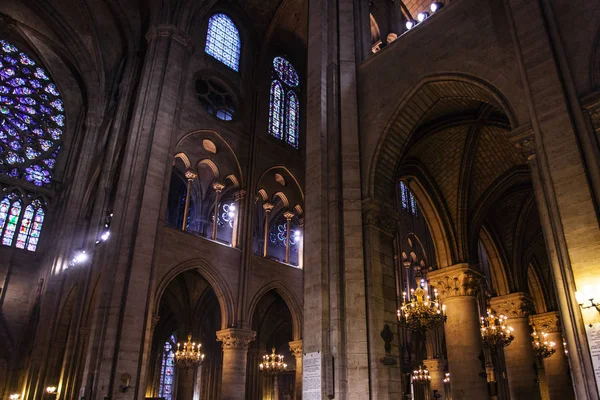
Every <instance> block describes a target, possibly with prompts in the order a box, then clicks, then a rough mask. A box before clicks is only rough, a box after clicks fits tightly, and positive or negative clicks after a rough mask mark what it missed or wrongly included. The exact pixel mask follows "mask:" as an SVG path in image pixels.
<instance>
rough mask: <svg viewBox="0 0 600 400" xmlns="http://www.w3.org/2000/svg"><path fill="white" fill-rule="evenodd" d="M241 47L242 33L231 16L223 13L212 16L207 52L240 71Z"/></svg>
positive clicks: (209, 23) (207, 34)
mask: <svg viewBox="0 0 600 400" xmlns="http://www.w3.org/2000/svg"><path fill="white" fill-rule="evenodd" d="M241 47H242V45H241V41H240V33H239V31H238V28H237V27H236V26H235V24H234V23H233V21H232V20H231V18H229V17H228V16H227V15H225V14H221V13H219V14H214V15H213V16H212V17H210V19H209V20H208V31H207V32H206V49H205V51H206V54H208V55H210V56H212V57H214V58H215V59H217V60H219V61H220V62H222V63H223V64H225V65H227V66H228V67H229V68H231V69H233V70H234V71H238V70H239V66H240V50H241Z"/></svg>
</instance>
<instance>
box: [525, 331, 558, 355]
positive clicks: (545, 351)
mask: <svg viewBox="0 0 600 400" xmlns="http://www.w3.org/2000/svg"><path fill="white" fill-rule="evenodd" d="M531 336H533V342H531V345H532V346H533V353H534V354H535V356H536V357H538V358H540V359H541V358H548V357H550V356H551V355H552V354H554V353H556V349H555V347H556V343H554V342H551V341H549V340H548V334H547V333H546V332H542V333H541V335H540V334H538V333H537V331H536V330H535V327H534V328H533V333H532V334H531Z"/></svg>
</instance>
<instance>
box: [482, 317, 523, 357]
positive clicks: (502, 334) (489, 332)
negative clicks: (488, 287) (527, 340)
mask: <svg viewBox="0 0 600 400" xmlns="http://www.w3.org/2000/svg"><path fill="white" fill-rule="evenodd" d="M507 319H508V318H507V317H505V316H504V315H500V316H495V315H494V314H492V311H491V310H490V309H488V310H487V316H486V317H485V318H484V317H481V337H482V339H483V346H484V347H487V348H496V347H506V346H508V345H509V344H510V343H511V342H512V341H513V339H514V338H515V337H514V336H513V334H512V332H513V330H514V329H513V328H511V327H510V326H506V320H507Z"/></svg>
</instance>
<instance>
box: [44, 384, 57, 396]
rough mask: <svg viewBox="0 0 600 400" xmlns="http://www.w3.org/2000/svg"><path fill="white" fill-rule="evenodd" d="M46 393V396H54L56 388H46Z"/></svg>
mask: <svg viewBox="0 0 600 400" xmlns="http://www.w3.org/2000/svg"><path fill="white" fill-rule="evenodd" d="M46 393H48V394H56V386H48V387H47V388H46Z"/></svg>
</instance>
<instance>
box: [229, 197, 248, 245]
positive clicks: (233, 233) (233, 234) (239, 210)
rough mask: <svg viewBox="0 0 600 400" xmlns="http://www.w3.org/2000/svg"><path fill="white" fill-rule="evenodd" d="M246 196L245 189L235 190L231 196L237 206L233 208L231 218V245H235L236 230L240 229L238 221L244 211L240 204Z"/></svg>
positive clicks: (236, 238) (236, 239) (236, 240)
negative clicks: (233, 213) (233, 212)
mask: <svg viewBox="0 0 600 400" xmlns="http://www.w3.org/2000/svg"><path fill="white" fill-rule="evenodd" d="M245 196H246V191H245V190H238V191H237V192H235V195H234V197H233V199H234V201H235V206H236V207H237V210H235V215H234V217H233V218H234V220H233V230H232V231H231V247H237V244H238V232H239V230H240V228H239V227H240V222H241V218H242V216H244V213H243V211H244V210H242V206H243V204H244V202H243V201H242V200H244V197H245Z"/></svg>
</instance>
